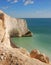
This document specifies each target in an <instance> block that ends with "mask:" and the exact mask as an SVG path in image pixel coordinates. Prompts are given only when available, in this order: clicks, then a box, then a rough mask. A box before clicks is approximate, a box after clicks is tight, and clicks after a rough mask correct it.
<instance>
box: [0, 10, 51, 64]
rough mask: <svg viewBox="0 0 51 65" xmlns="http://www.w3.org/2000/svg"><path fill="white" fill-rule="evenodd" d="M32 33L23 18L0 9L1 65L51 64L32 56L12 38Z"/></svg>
mask: <svg viewBox="0 0 51 65" xmlns="http://www.w3.org/2000/svg"><path fill="white" fill-rule="evenodd" d="M30 34H31V32H30V31H29V30H28V28H27V24H26V22H25V21H24V20H23V19H15V18H12V17H10V16H8V15H7V14H5V13H3V12H2V11H0V65H51V64H49V63H44V62H42V61H40V60H39V59H36V58H32V57H31V55H30V53H29V52H28V51H27V50H26V49H24V48H22V47H17V46H15V45H14V44H13V42H12V40H11V36H19V37H20V36H24V35H26V36H27V35H28V36H30ZM38 54H39V52H38ZM35 56H36V55H35ZM39 57H40V56H39Z"/></svg>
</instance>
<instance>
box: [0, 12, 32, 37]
mask: <svg viewBox="0 0 51 65" xmlns="http://www.w3.org/2000/svg"><path fill="white" fill-rule="evenodd" d="M0 20H2V22H3V25H4V26H5V30H6V34H7V35H8V36H19V37H21V36H32V34H31V32H30V31H29V29H28V28H27V23H26V20H24V19H16V18H12V17H10V16H8V15H7V14H5V13H4V12H2V11H0ZM28 32H29V33H28ZM27 33H28V34H27Z"/></svg>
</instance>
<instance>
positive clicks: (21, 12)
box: [0, 0, 51, 18]
mask: <svg viewBox="0 0 51 65" xmlns="http://www.w3.org/2000/svg"><path fill="white" fill-rule="evenodd" d="M0 10H2V11H4V12H5V13H7V14H8V15H10V16H12V17H16V18H51V0H0Z"/></svg>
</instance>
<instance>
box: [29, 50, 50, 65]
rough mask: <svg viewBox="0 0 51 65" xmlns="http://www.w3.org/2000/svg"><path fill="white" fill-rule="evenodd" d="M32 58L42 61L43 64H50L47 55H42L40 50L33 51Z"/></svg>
mask: <svg viewBox="0 0 51 65" xmlns="http://www.w3.org/2000/svg"><path fill="white" fill-rule="evenodd" d="M30 56H31V57H32V58H36V59H38V60H40V61H42V62H45V63H48V64H49V58H48V57H47V56H46V55H45V54H41V53H40V52H39V50H36V49H35V50H32V51H31V52H30Z"/></svg>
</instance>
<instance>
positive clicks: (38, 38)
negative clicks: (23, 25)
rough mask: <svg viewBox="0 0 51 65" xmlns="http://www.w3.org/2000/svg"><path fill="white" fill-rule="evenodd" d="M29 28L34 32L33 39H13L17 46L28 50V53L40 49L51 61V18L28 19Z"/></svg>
mask: <svg viewBox="0 0 51 65" xmlns="http://www.w3.org/2000/svg"><path fill="white" fill-rule="evenodd" d="M26 20H27V24H28V28H29V29H30V30H31V31H32V33H33V36H32V37H21V38H17V37H16V38H13V41H14V42H15V44H16V45H17V46H21V47H23V48H26V49H27V50H28V51H31V50H32V49H39V50H40V51H41V52H42V53H45V54H46V55H48V56H49V57H50V59H51V19H50V18H47V19H46V18H39V19H38V18H34V19H33V18H27V19H26Z"/></svg>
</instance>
